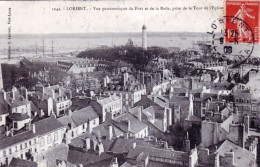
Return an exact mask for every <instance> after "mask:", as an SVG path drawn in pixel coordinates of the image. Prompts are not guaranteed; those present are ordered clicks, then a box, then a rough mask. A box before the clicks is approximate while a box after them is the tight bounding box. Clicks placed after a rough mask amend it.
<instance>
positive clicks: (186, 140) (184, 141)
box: [183, 132, 190, 152]
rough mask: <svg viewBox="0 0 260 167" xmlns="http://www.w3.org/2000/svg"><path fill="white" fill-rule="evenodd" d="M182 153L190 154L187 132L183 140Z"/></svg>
mask: <svg viewBox="0 0 260 167" xmlns="http://www.w3.org/2000/svg"><path fill="white" fill-rule="evenodd" d="M183 151H185V152H190V140H189V132H187V136H186V138H185V140H183Z"/></svg>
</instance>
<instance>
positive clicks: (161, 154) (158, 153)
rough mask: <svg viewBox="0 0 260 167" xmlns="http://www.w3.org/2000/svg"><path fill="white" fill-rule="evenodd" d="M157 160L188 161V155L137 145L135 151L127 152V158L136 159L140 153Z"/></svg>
mask: <svg viewBox="0 0 260 167" xmlns="http://www.w3.org/2000/svg"><path fill="white" fill-rule="evenodd" d="M142 152H143V153H144V155H149V156H152V157H158V158H167V159H172V160H181V161H189V153H187V152H181V151H173V150H168V149H160V148H154V147H147V146H140V145H137V146H136V147H135V149H132V150H130V151H129V153H128V155H127V158H130V159H136V157H137V156H138V155H139V154H140V153H142Z"/></svg>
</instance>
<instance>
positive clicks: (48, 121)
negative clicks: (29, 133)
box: [34, 117, 65, 135]
mask: <svg viewBox="0 0 260 167" xmlns="http://www.w3.org/2000/svg"><path fill="white" fill-rule="evenodd" d="M34 124H35V129H36V133H37V134H38V135H44V134H46V133H50V132H52V131H54V130H57V129H60V128H63V127H65V125H63V124H62V123H60V122H59V121H58V120H57V119H55V118H53V117H49V118H45V119H42V120H40V121H38V122H35V123H34Z"/></svg>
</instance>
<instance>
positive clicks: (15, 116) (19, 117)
mask: <svg viewBox="0 0 260 167" xmlns="http://www.w3.org/2000/svg"><path fill="white" fill-rule="evenodd" d="M8 118H9V119H11V120H13V121H23V120H26V119H29V118H30V116H29V115H28V114H21V113H12V114H10V115H8Z"/></svg>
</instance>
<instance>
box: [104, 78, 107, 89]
mask: <svg viewBox="0 0 260 167" xmlns="http://www.w3.org/2000/svg"><path fill="white" fill-rule="evenodd" d="M104 87H107V79H106V77H105V78H104Z"/></svg>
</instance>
